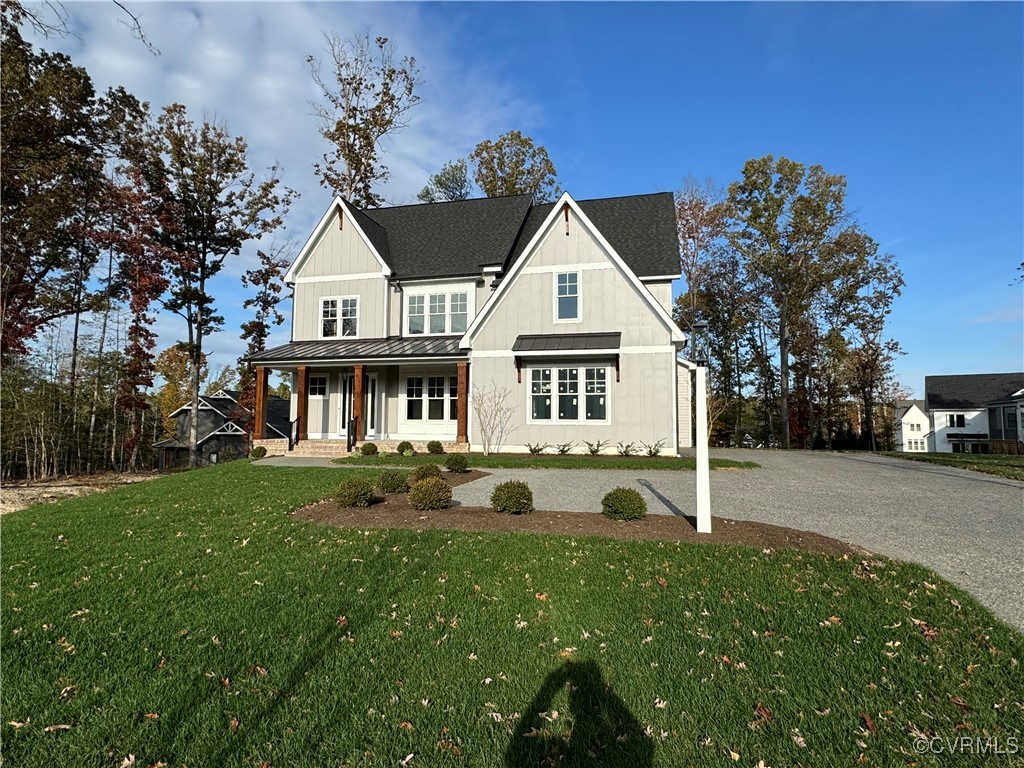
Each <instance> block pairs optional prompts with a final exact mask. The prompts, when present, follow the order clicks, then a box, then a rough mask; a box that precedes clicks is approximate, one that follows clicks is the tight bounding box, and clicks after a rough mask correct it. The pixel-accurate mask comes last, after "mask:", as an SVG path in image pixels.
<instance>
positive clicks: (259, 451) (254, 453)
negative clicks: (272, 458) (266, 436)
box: [249, 445, 267, 459]
mask: <svg viewBox="0 0 1024 768" xmlns="http://www.w3.org/2000/svg"><path fill="white" fill-rule="evenodd" d="M266 455H267V449H266V448H264V447H263V446H262V445H257V446H256V447H255V448H253V449H252V450H251V451H249V458H250V459H262V458H263V457H264V456H266Z"/></svg>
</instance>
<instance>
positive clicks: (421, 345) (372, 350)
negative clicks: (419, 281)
mask: <svg viewBox="0 0 1024 768" xmlns="http://www.w3.org/2000/svg"><path fill="white" fill-rule="evenodd" d="M461 338H462V337H461V336H389V337H388V338H386V339H323V340H320V341H293V342H291V343H290V344H284V345H282V346H280V347H274V348H273V349H268V350H265V351H263V352H257V353H256V354H255V355H253V356H252V357H249V358H248V361H249V362H250V363H254V364H256V365H265V366H271V367H272V366H276V365H287V366H293V365H303V364H306V363H375V362H376V363H381V362H409V361H413V360H433V359H436V360H447V359H452V360H467V359H469V354H468V352H466V351H463V350H462V349H460V348H459V341H460V339H461Z"/></svg>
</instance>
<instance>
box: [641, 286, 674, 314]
mask: <svg viewBox="0 0 1024 768" xmlns="http://www.w3.org/2000/svg"><path fill="white" fill-rule="evenodd" d="M644 285H646V286H647V290H649V291H650V292H651V293H653V294H654V298H656V299H657V300H658V303H659V304H661V306H663V307H664V308H665V311H666V312H668V313H669V315H671V314H672V309H673V307H672V281H671V280H665V281H658V282H649V283H644Z"/></svg>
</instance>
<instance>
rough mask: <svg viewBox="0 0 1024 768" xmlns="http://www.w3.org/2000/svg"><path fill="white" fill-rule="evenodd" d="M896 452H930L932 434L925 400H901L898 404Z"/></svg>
mask: <svg viewBox="0 0 1024 768" xmlns="http://www.w3.org/2000/svg"><path fill="white" fill-rule="evenodd" d="M896 415H897V417H898V419H899V420H898V421H897V422H896V450H897V451H907V452H914V453H921V452H924V451H927V450H928V437H929V435H930V434H931V429H930V427H929V421H928V414H927V413H926V412H925V405H924V400H900V401H899V402H898V403H896Z"/></svg>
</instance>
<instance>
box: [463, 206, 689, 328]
mask: <svg viewBox="0 0 1024 768" xmlns="http://www.w3.org/2000/svg"><path fill="white" fill-rule="evenodd" d="M649 197H656V196H654V195H651V196H649ZM621 199H625V198H621ZM669 199H670V200H671V195H670V196H669ZM563 206H565V207H567V208H569V209H572V211H573V213H575V214H576V217H577V218H578V219H579V221H580V224H582V225H583V227H584V229H586V230H588V231H589V232H590V234H591V236H592V237H593V238H594V239H595V240H596V241H597V242H598V244H599V245H600V246H601V248H603V249H604V250H605V251H606V252H607V254H608V258H609V260H610V261H611V262H612V264H614V265H615V266H616V267H617V268H618V269H619V270H621V274H622V275H623V277H625V279H626V281H627V282H628V283H630V284H631V285H632V286H633V288H634V289H635V290H636V292H637V293H638V294H639V295H640V298H641V299H643V300H644V301H645V302H646V303H647V305H648V306H649V307H650V308H651V311H652V312H653V314H654V316H655V317H657V318H658V319H659V320H660V321H661V322H662V323H663V324H664V325H665V327H666V328H667V329H668V332H669V333H670V334H671V337H672V341H673V342H683V341H686V335H685V334H684V333H683V332H682V331H681V330H680V329H679V326H678V325H676V323H675V321H674V320H673V319H672V316H671V315H670V314H669V313H668V311H667V310H666V309H665V307H663V306H662V305H661V304H660V303H659V302H658V300H657V299H655V298H654V294H652V293H651V291H650V290H649V289H648V288H647V286H645V285H644V284H643V283H642V282H640V278H639V276H638V275H637V273H636V272H634V271H633V270H632V269H630V267H629V265H628V263H627V262H626V261H625V260H624V259H623V258H622V256H621V255H620V254H619V253H618V252H617V251H616V250H615V248H614V247H613V246H612V244H611V243H609V242H608V239H607V238H606V237H605V236H604V233H602V232H601V231H600V230H598V229H597V227H596V226H594V222H592V221H591V220H590V217H589V216H587V214H586V213H584V212H583V209H582V208H581V207H580V204H579V203H577V202H576V201H575V200H573V199H572V196H571V195H570V194H569V193H568V192H563V193H562V196H561V197H559V198H558V201H557V202H556V203H555V204H554V205H552V206H550V207H549V208H548V214H547V216H545V217H544V221H542V222H541V223H540V225H539V226H538V227H537V229H536V231H535V232H534V233H533V235H532V236H531V237H530V241H529V242H528V243H527V244H526V246H525V247H524V248H523V254H522V255H521V256H517V257H515V258H514V259H513V260H512V264H511V268H510V269H509V270H508V273H507V274H506V276H505V277H503V278H502V280H501V282H500V283H499V284H498V288H497V289H496V290H495V291H494V293H492V294H491V296H490V298H489V299H488V300H487V301H486V302H485V303H484V306H483V307H482V308H481V310H480V311H479V312H477V314H476V317H474V318H473V321H472V322H471V323H470V324H469V328H467V329H466V333H465V334H463V336H462V347H463V348H471V347H472V346H473V337H474V336H475V335H476V333H477V331H479V330H480V328H481V326H482V325H483V324H484V323H485V322H486V321H487V318H488V317H489V316H490V314H491V313H492V312H493V311H494V309H495V307H497V306H498V304H499V303H500V302H501V300H502V298H503V297H504V295H505V294H506V293H507V292H508V290H509V287H510V286H511V285H512V284H513V283H515V281H516V278H517V277H518V276H519V275H520V274H521V273H522V270H523V265H524V264H526V262H527V261H528V259H529V256H530V254H531V253H532V252H533V251H534V250H536V248H537V247H538V246H539V245H540V242H541V238H542V236H543V234H544V233H545V232H546V231H547V230H548V228H549V227H551V226H552V224H553V223H554V221H555V219H556V217H557V216H558V215H559V212H560V211H561V210H562V208H563ZM673 210H674V209H673ZM674 215H675V214H674V213H673V216H674ZM521 236H522V235H521ZM673 237H675V235H673ZM677 248H678V246H677ZM677 255H678V254H677ZM677 268H678V264H677Z"/></svg>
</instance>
